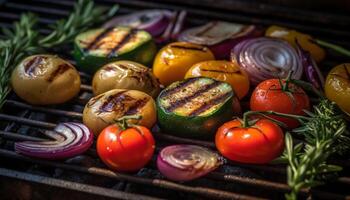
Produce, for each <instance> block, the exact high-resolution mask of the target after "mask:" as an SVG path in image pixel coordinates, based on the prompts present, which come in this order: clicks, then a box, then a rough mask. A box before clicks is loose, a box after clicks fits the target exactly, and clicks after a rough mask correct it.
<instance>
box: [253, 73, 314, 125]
mask: <svg viewBox="0 0 350 200" xmlns="http://www.w3.org/2000/svg"><path fill="white" fill-rule="evenodd" d="M290 74H291V73H290ZM250 109H251V110H252V111H275V112H280V113H285V114H294V115H305V114H306V113H305V112H304V111H305V110H310V101H309V97H308V96H307V94H306V93H305V91H304V90H303V89H302V88H301V87H299V86H297V85H295V84H294V83H291V80H290V75H289V77H288V78H287V79H285V80H279V79H269V80H266V81H263V82H261V83H260V84H259V85H258V86H257V87H256V88H255V90H254V91H253V93H252V96H251V97H250ZM270 117H271V118H273V119H276V120H278V121H280V122H283V123H284V124H285V125H287V128H289V129H293V128H296V127H298V126H299V122H298V120H295V119H291V118H286V117H280V116H273V115H271V116H270Z"/></svg>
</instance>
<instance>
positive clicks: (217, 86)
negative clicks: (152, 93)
mask: <svg viewBox="0 0 350 200" xmlns="http://www.w3.org/2000/svg"><path fill="white" fill-rule="evenodd" d="M157 108H158V109H157V112H158V123H159V126H160V127H161V129H163V130H165V131H167V132H169V133H170V134H176V135H179V136H182V137H190V138H200V139H206V138H210V137H211V136H213V134H214V133H215V130H216V128H218V127H219V126H220V125H221V124H222V123H224V122H226V121H228V120H229V119H231V117H233V116H234V115H235V114H236V113H238V112H240V105H239V102H238V99H237V97H236V96H235V93H234V92H233V90H232V88H231V86H230V85H229V84H228V83H224V82H221V81H216V80H214V79H211V78H204V77H200V78H190V79H186V80H184V81H179V82H175V83H173V84H171V85H170V86H168V87H167V88H166V89H164V90H163V91H162V92H161V93H160V94H159V96H158V98H157Z"/></svg>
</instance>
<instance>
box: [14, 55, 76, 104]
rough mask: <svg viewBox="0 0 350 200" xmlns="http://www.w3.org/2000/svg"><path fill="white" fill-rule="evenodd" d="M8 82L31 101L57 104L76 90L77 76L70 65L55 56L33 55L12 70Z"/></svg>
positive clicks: (25, 98)
mask: <svg viewBox="0 0 350 200" xmlns="http://www.w3.org/2000/svg"><path fill="white" fill-rule="evenodd" d="M11 85H12V88H13V90H14V91H15V93H16V94H17V95H18V96H19V97H21V98H22V99H23V100H25V101H27V102H28V103H30V104H35V105H50V104H60V103H64V102H66V101H68V100H70V99H72V98H73V97H74V96H76V95H77V94H78V93H79V91H80V76H79V73H78V71H77V70H76V69H75V68H74V67H73V65H72V64H70V63H69V62H67V61H65V60H63V59H61V58H59V57H58V56H55V55H33V56H29V57H27V58H25V59H24V60H23V61H22V62H20V63H19V64H18V65H17V67H16V68H15V69H14V70H13V72H12V76H11Z"/></svg>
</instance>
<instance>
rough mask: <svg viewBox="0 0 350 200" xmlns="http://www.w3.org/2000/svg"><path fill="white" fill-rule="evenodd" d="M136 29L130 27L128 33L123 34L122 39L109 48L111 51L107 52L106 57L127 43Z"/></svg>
mask: <svg viewBox="0 0 350 200" xmlns="http://www.w3.org/2000/svg"><path fill="white" fill-rule="evenodd" d="M137 32H138V30H137V29H131V30H130V31H129V32H128V34H126V35H125V36H124V38H123V39H121V40H120V41H119V42H118V43H117V45H116V46H115V47H113V48H112V49H111V51H110V52H109V53H108V56H107V57H108V58H111V57H113V54H114V53H115V52H116V51H118V50H119V49H120V48H122V47H123V46H124V45H125V44H126V43H128V42H129V41H130V40H131V39H132V38H133V37H134V36H135V35H136V34H137Z"/></svg>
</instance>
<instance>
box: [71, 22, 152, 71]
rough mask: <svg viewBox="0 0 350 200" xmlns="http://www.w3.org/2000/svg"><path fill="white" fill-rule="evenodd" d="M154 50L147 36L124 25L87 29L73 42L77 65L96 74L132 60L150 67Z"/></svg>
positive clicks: (141, 31)
mask: <svg viewBox="0 0 350 200" xmlns="http://www.w3.org/2000/svg"><path fill="white" fill-rule="evenodd" d="M156 51H157V48H156V45H155V43H154V41H153V39H152V36H151V35H150V34H149V33H147V32H146V31H143V30H138V29H132V28H129V27H123V26H118V27H115V28H108V29H93V30H89V31H86V32H84V33H81V34H79V35H78V36H77V37H76V38H75V42H74V58H75V60H76V61H77V66H78V67H79V69H81V70H82V71H85V72H87V73H95V72H96V71H97V70H98V69H99V68H100V67H102V66H103V65H105V64H107V63H110V62H113V61H116V60H132V61H135V62H139V63H142V64H144V65H146V66H147V65H150V64H152V61H153V58H154V56H155V54H156Z"/></svg>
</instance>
